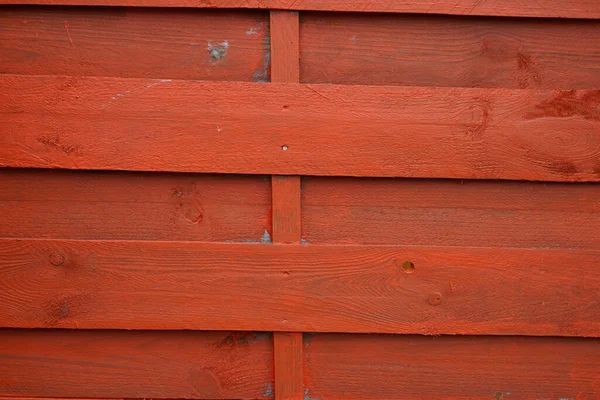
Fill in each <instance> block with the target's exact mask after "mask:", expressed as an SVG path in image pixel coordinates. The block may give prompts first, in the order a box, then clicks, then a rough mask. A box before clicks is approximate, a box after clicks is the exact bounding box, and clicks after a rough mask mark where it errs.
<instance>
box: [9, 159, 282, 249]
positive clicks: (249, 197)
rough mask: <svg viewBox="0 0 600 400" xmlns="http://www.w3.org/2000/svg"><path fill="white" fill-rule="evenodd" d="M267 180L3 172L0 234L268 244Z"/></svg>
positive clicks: (79, 172)
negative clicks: (266, 242)
mask: <svg viewBox="0 0 600 400" xmlns="http://www.w3.org/2000/svg"><path fill="white" fill-rule="evenodd" d="M269 181H270V179H269V178H267V177H262V176H245V177H242V176H233V175H230V176H217V175H198V174H151V173H117V174H115V173H111V172H92V171H85V172H82V171H51V170H18V169H15V170H11V169H4V170H0V221H1V222H0V237H5V238H6V237H13V238H14V237H20V238H49V239H69V238H70V239H106V240H110V239H114V240H132V239H135V240H169V241H171V240H198V241H205V242H215V241H218V242H225V241H231V242H256V243H259V242H261V241H263V242H264V241H269V233H268V231H269V230H270V229H271V228H270V226H269V225H270V224H269V217H268V214H269V208H270V206H271V190H270V189H271V184H270V182H269ZM265 232H267V233H266V234H265Z"/></svg>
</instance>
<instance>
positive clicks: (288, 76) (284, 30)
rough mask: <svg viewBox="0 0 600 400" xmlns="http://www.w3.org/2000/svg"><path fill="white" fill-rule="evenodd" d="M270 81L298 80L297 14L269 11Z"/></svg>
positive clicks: (298, 34) (298, 23) (298, 45)
mask: <svg viewBox="0 0 600 400" xmlns="http://www.w3.org/2000/svg"><path fill="white" fill-rule="evenodd" d="M270 16H271V58H272V66H271V81H272V82H285V83H297V82H298V81H299V79H300V66H299V60H298V58H299V56H300V41H299V39H300V33H299V30H300V22H299V17H298V13H297V12H290V11H271V13H270Z"/></svg>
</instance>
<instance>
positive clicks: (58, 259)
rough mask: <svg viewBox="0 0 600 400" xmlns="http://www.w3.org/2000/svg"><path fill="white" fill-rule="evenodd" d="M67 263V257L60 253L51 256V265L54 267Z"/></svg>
mask: <svg viewBox="0 0 600 400" xmlns="http://www.w3.org/2000/svg"><path fill="white" fill-rule="evenodd" d="M64 262H65V256H63V255H62V254H60V253H57V252H54V253H52V254H50V263H51V264H52V265H54V266H57V267H58V266H59V265H62V264H63V263H64Z"/></svg>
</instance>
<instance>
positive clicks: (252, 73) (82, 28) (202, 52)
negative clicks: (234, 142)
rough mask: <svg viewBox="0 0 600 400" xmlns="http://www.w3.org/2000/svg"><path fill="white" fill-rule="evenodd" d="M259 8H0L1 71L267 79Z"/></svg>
mask: <svg viewBox="0 0 600 400" xmlns="http://www.w3.org/2000/svg"><path fill="white" fill-rule="evenodd" d="M268 18H269V17H268V14H267V13H266V12H264V11H259V12H256V11H232V10H229V11H223V10H183V9H168V10H164V9H163V10H158V9H140V8H138V9H122V8H80V7H75V8H58V7H56V8H52V7H41V8H37V7H3V8H0V26H2V29H1V30H0V73H5V74H7V73H9V74H20V75H76V76H86V75H90V76H111V77H123V78H170V79H203V80H228V81H268V80H269V74H268V66H269V65H268V64H269V56H270V54H269V52H270V50H269V42H268V40H269V39H268V38H269V19H268Z"/></svg>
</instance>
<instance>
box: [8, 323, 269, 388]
mask: <svg viewBox="0 0 600 400" xmlns="http://www.w3.org/2000/svg"><path fill="white" fill-rule="evenodd" d="M270 339H271V335H270V334H265V333H244V332H238V333H226V332H176V331H175V332H143V331H142V332H125V331H65V330H53V329H50V330H22V329H20V330H12V329H4V330H0V396H32V397H85V398H90V397H98V398H123V397H125V398H147V397H153V398H181V399H192V398H193V399H232V398H235V399H239V398H257V399H266V398H270V397H271V396H270V393H269V392H270V390H271V389H270V388H271V387H272V385H273V372H272V369H271V368H272V365H271V363H272V357H273V347H272V342H271V340H270ZM109 383H110V384H109Z"/></svg>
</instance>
